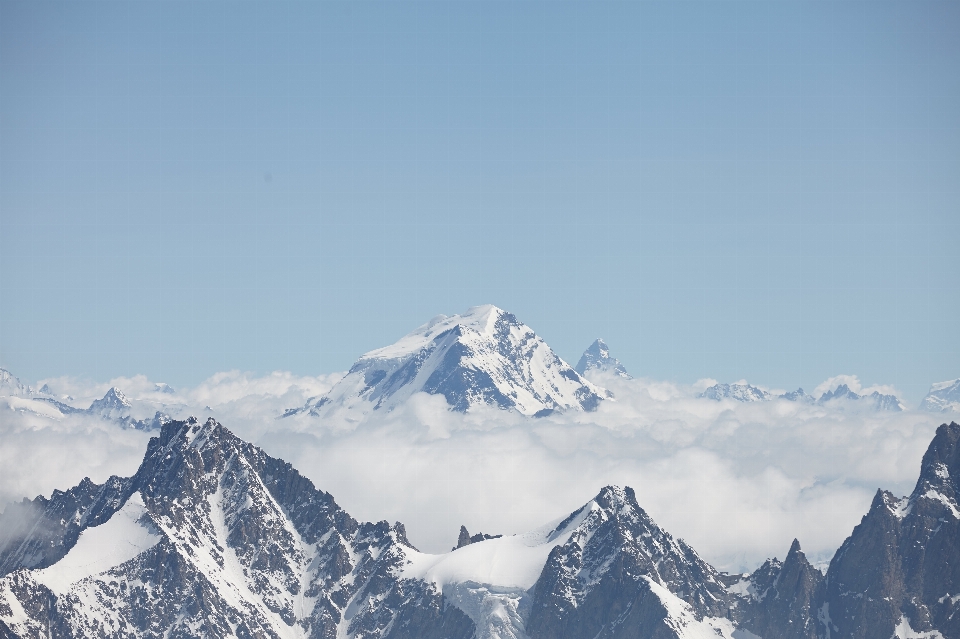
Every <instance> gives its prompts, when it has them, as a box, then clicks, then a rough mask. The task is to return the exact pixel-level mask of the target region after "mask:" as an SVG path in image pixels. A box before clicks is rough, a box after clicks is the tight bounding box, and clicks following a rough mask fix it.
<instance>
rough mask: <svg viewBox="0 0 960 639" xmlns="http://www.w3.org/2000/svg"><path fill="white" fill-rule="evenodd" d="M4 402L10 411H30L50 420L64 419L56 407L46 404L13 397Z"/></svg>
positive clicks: (8, 397) (6, 398)
mask: <svg viewBox="0 0 960 639" xmlns="http://www.w3.org/2000/svg"><path fill="white" fill-rule="evenodd" d="M2 400H3V402H4V403H6V405H7V407H8V408H9V409H10V410H16V411H28V412H31V413H34V414H36V415H39V416H41V417H46V418H48V419H60V418H61V417H63V414H62V413H60V411H58V410H57V408H56V407H55V406H53V405H52V404H48V403H46V402H41V401H35V400H33V399H29V398H23V397H15V396H12V395H10V396H7V397H3V398H2Z"/></svg>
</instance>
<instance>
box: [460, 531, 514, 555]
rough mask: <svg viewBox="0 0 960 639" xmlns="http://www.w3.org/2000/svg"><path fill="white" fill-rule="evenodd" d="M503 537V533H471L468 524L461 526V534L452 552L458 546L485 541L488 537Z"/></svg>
mask: <svg viewBox="0 0 960 639" xmlns="http://www.w3.org/2000/svg"><path fill="white" fill-rule="evenodd" d="M501 537H503V535H487V534H485V533H477V534H476V535H471V534H470V531H468V530H467V527H466V526H460V536H459V537H457V545H456V546H454V547H453V548H452V549H451V552H452V551H454V550H456V549H458V548H463V547H464V546H469V545H470V544H475V543H477V542H479V541H484V540H486V539H500V538H501Z"/></svg>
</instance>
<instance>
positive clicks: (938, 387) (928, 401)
mask: <svg viewBox="0 0 960 639" xmlns="http://www.w3.org/2000/svg"><path fill="white" fill-rule="evenodd" d="M920 410H926V411H930V412H933V413H946V412H949V411H954V412H960V379H951V380H949V381H946V382H938V383H936V384H933V385H931V386H930V392H929V393H927V396H926V397H924V398H923V401H921V402H920Z"/></svg>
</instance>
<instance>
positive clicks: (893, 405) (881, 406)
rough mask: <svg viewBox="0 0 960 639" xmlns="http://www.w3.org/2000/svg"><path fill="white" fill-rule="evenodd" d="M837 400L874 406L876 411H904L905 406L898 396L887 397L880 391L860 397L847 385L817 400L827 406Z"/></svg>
mask: <svg viewBox="0 0 960 639" xmlns="http://www.w3.org/2000/svg"><path fill="white" fill-rule="evenodd" d="M836 400H848V401H851V402H858V403H861V404H864V405H868V406H872V407H873V408H874V409H875V410H890V411H902V410H903V409H904V406H903V404H902V403H901V402H900V400H899V399H898V398H897V396H896V395H885V394H883V393H881V392H879V391H873V392H872V393H870V394H869V395H858V394H857V393H855V392H853V391H852V390H850V387H849V386H847V385H846V384H840V385H839V386H837V387H836V388H835V389H833V390H832V391H827V392H825V393H824V394H823V395H821V396H820V399H818V400H817V403H818V404H826V403H827V402H832V401H836Z"/></svg>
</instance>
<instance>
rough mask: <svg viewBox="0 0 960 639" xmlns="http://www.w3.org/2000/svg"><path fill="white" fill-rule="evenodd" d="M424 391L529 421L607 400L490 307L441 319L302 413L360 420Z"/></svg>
mask: <svg viewBox="0 0 960 639" xmlns="http://www.w3.org/2000/svg"><path fill="white" fill-rule="evenodd" d="M421 392H422V393H429V394H439V395H443V396H444V398H445V399H446V400H447V403H448V404H449V405H450V407H451V409H452V410H455V411H459V412H466V411H468V410H469V409H470V408H472V407H475V406H479V405H483V404H486V405H490V406H496V407H499V408H503V409H516V410H517V411H519V412H521V413H523V414H525V415H536V414H537V413H540V414H545V413H547V412H549V411H553V410H571V409H572V410H594V409H595V408H596V407H597V405H598V404H599V402H600V401H601V399H602V398H603V397H604V394H605V393H604V391H602V390H601V389H599V388H597V387H595V386H594V385H592V384H591V383H590V382H587V381H586V380H584V379H583V378H581V377H580V375H579V374H578V373H577V372H576V371H575V370H573V369H572V368H571V367H570V366H569V365H568V364H567V363H566V362H564V361H563V360H562V359H560V358H559V357H558V356H557V355H556V354H555V353H554V352H553V350H552V349H551V348H550V347H549V346H548V345H547V343H546V342H544V341H543V340H542V339H541V338H540V337H539V336H538V335H537V334H536V333H534V332H533V330H532V329H531V328H530V327H528V326H526V325H525V324H523V323H521V322H520V321H519V320H517V318H516V317H515V316H513V315H511V314H510V313H507V312H505V311H503V310H502V309H499V308H497V307H496V306H491V305H486V306H475V307H473V308H471V309H469V310H468V311H467V312H466V313H464V314H462V315H454V316H452V317H446V316H439V317H436V318H434V319H433V320H431V321H430V322H428V323H426V324H424V325H423V326H421V327H419V328H417V329H416V330H415V331H413V332H412V333H410V334H408V335H406V336H405V337H403V338H401V339H400V340H399V341H398V342H396V343H395V344H392V345H390V346H386V347H384V348H379V349H377V350H374V351H370V352H369V353H367V354H366V355H363V356H362V357H361V358H360V359H359V360H358V361H357V362H356V363H355V364H354V365H353V367H352V368H351V369H350V372H349V373H348V374H347V375H346V376H345V377H344V378H343V379H342V380H341V381H340V382H339V383H338V384H337V385H336V386H335V387H334V388H333V389H331V391H330V392H329V393H328V394H327V395H325V396H324V397H322V398H320V399H319V400H318V401H315V402H308V404H307V405H306V406H305V407H304V408H303V409H301V411H308V412H310V413H311V414H314V415H319V416H330V415H332V414H335V413H343V414H347V415H357V416H362V415H363V414H365V413H367V412H369V411H373V410H391V409H392V408H395V407H396V406H398V405H400V404H402V403H403V402H405V401H406V400H408V399H409V398H410V397H411V396H412V395H414V394H415V393H421Z"/></svg>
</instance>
